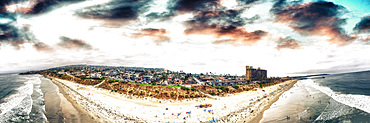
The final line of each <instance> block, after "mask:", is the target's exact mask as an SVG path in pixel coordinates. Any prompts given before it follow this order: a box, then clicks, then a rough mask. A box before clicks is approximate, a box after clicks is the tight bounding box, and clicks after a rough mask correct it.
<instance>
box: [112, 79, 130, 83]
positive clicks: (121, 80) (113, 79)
mask: <svg viewBox="0 0 370 123" xmlns="http://www.w3.org/2000/svg"><path fill="white" fill-rule="evenodd" d="M108 82H109V83H112V82H122V83H126V82H127V81H122V80H114V79H109V80H108Z"/></svg>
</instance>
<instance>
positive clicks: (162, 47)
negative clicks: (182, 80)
mask: <svg viewBox="0 0 370 123" xmlns="http://www.w3.org/2000/svg"><path fill="white" fill-rule="evenodd" d="M369 6H370V1H369V0H331V1H330V0H328V1H321V0H298V1H297V0H1V1H0V59H1V60H0V73H7V72H17V71H28V70H41V69H47V68H51V67H57V66H62V65H73V64H90V65H109V66H129V67H148V68H165V69H169V70H173V71H180V70H183V71H184V72H188V73H206V72H212V73H215V74H231V75H244V74H245V66H253V67H255V68H257V67H260V68H262V69H266V70H267V71H268V76H270V77H273V76H289V75H290V76H292V75H306V74H321V73H329V74H332V73H345V72H354V71H363V70H370V55H369V53H370V9H369Z"/></svg>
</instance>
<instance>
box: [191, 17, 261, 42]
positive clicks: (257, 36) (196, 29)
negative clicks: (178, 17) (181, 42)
mask: <svg viewBox="0 0 370 123" xmlns="http://www.w3.org/2000/svg"><path fill="white" fill-rule="evenodd" d="M248 21H250V20H248V19H244V18H241V17H240V11H236V10H225V11H205V12H198V13H197V15H196V16H195V17H194V19H192V20H189V21H186V23H185V25H186V26H187V29H186V30H185V34H206V35H208V34H210V35H215V36H216V38H229V39H222V40H218V41H216V42H214V43H215V44H219V43H232V42H237V41H241V42H243V43H254V42H256V41H258V40H261V39H262V38H263V37H264V36H265V35H267V32H265V31H262V30H256V31H253V32H248V31H246V30H245V28H244V27H242V26H243V25H245V24H246V23H247V22H248Z"/></svg>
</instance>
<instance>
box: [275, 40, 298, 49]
mask: <svg viewBox="0 0 370 123" xmlns="http://www.w3.org/2000/svg"><path fill="white" fill-rule="evenodd" d="M299 47H300V44H299V43H298V42H297V41H296V40H294V39H291V38H284V39H281V40H280V41H278V45H277V46H276V49H278V50H280V49H297V48H299Z"/></svg>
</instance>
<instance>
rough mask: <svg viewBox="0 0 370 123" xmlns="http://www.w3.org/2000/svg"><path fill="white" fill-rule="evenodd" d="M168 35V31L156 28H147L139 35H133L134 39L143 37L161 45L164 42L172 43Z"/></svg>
mask: <svg viewBox="0 0 370 123" xmlns="http://www.w3.org/2000/svg"><path fill="white" fill-rule="evenodd" d="M166 33H167V31H166V29H154V28H147V29H142V30H140V32H138V33H133V34H132V35H133V36H132V37H133V38H142V37H150V38H151V39H153V41H154V42H156V43H157V44H160V43H162V42H168V41H170V37H168V36H165V34H166Z"/></svg>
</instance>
